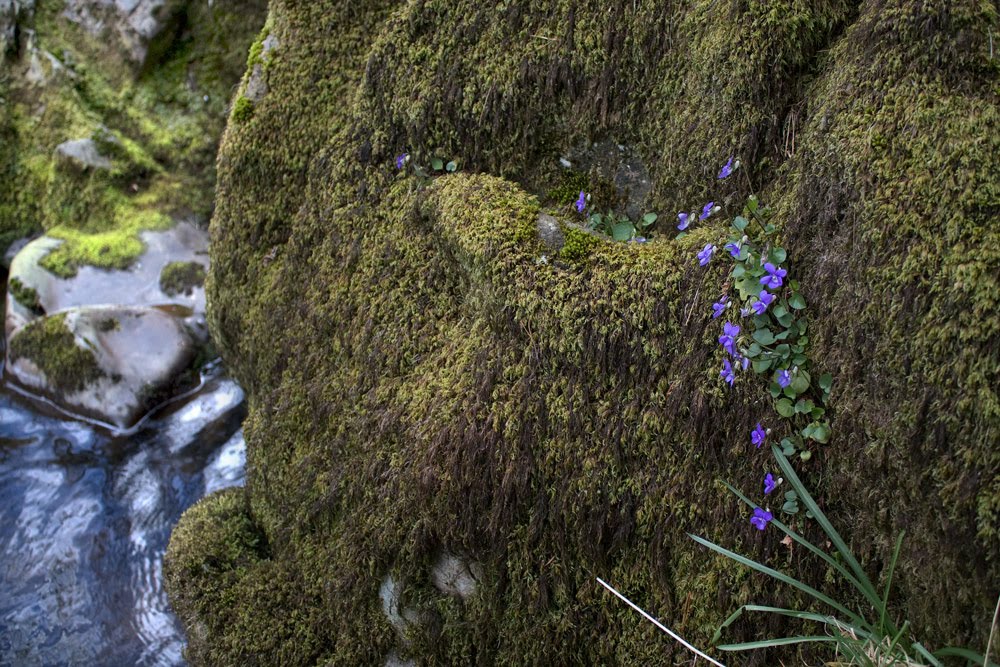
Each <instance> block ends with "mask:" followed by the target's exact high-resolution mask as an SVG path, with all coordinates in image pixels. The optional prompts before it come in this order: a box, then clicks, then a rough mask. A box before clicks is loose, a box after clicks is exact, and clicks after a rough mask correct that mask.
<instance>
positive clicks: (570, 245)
mask: <svg viewBox="0 0 1000 667" xmlns="http://www.w3.org/2000/svg"><path fill="white" fill-rule="evenodd" d="M564 232H565V234H566V244H565V245H563V247H562V248H561V249H560V250H559V256H560V257H562V258H563V259H565V260H566V261H569V262H582V261H584V260H585V259H587V258H588V257H590V255H591V254H592V253H593V252H594V249H595V248H597V246H599V245H600V244H601V240H600V239H599V238H597V237H596V236H594V235H593V234H589V233H587V232H585V231H583V230H582V229H577V228H575V227H565V228H564Z"/></svg>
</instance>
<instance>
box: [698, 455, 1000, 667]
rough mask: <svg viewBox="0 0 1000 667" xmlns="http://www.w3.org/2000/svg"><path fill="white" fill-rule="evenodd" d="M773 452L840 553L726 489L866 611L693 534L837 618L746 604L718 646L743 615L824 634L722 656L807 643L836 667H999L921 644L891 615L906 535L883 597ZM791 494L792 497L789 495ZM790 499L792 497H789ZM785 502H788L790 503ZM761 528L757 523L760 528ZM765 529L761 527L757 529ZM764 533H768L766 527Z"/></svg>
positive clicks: (747, 646) (724, 647) (759, 643)
mask: <svg viewBox="0 0 1000 667" xmlns="http://www.w3.org/2000/svg"><path fill="white" fill-rule="evenodd" d="M771 452H772V454H773V455H774V458H775V459H776V461H777V463H778V466H779V467H780V468H781V472H782V474H783V475H784V476H785V479H786V480H787V481H788V483H789V484H790V485H791V486H792V488H793V491H794V496H792V500H793V501H794V502H796V503H797V502H801V503H802V504H803V505H804V506H805V507H806V509H807V510H808V511H809V514H810V515H811V516H812V517H813V518H814V519H815V520H816V522H817V523H818V524H819V525H820V527H821V528H822V529H823V532H824V533H825V534H826V536H827V539H828V540H829V543H830V544H831V545H832V546H833V548H834V549H835V552H836V553H835V554H830V553H827V552H826V551H824V550H823V549H821V548H820V547H819V546H816V545H815V544H813V543H812V542H809V541H808V540H806V539H805V538H804V537H802V536H801V535H799V534H798V533H796V532H795V531H794V530H792V528H790V527H789V526H786V525H785V524H783V523H781V522H780V521H778V520H776V519H773V518H771V515H770V512H768V511H766V510H763V509H762V508H760V506H758V505H757V504H756V503H754V502H753V501H751V500H750V499H749V498H747V497H746V496H745V495H743V494H742V493H740V492H739V491H738V490H737V489H736V488H734V487H733V486H732V485H730V484H728V483H726V487H727V488H728V489H729V490H730V491H732V492H733V493H734V494H735V495H736V497H737V498H739V499H740V501H741V502H743V503H744V504H745V505H747V506H748V507H749V508H750V509H751V510H753V511H754V513H755V515H758V514H764V515H766V516H767V521H765V522H764V524H765V525H766V524H767V523H770V524H773V525H774V526H775V527H776V528H777V529H778V530H780V531H782V532H783V533H785V535H787V536H788V537H789V538H791V540H792V541H794V542H795V543H796V544H799V545H801V546H802V547H804V548H805V549H807V550H808V551H809V552H810V553H812V554H813V555H815V556H817V557H818V558H820V559H821V560H823V561H824V562H825V563H827V564H828V565H829V566H830V567H832V568H833V569H834V571H836V573H837V574H838V575H839V577H840V578H841V579H842V580H843V581H844V582H846V583H847V584H849V586H850V588H852V589H854V590H855V591H857V592H858V593H860V595H861V597H862V598H863V599H864V608H863V609H851V608H849V607H848V606H847V605H845V604H843V603H841V602H839V601H837V600H835V599H834V598H832V597H830V596H828V595H826V594H825V593H822V592H821V591H819V590H817V589H815V588H813V587H811V586H809V585H808V584H805V583H803V582H801V581H799V580H797V579H795V578H793V577H790V576H788V575H787V574H784V573H782V572H779V571H778V570H775V569H773V568H770V567H768V566H766V565H763V564H761V563H758V562H757V561H755V560H753V559H751V558H747V557H746V556H742V555H740V554H737V553H735V552H733V551H730V550H729V549H726V548H724V547H721V546H719V545H717V544H715V543H713V542H710V541H709V540H706V539H705V538H703V537H698V536H697V535H690V534H689V536H690V537H691V539H693V540H694V541H696V542H698V543H699V544H701V545H703V546H705V547H707V548H709V549H711V550H712V551H714V552H716V553H718V554H721V555H723V556H725V557H726V558H729V559H731V560H734V561H736V562H737V563H740V564H741V565H745V566H747V567H749V568H751V569H753V570H755V571H757V572H761V573H763V574H766V575H768V576H769V577H771V578H773V579H775V580H776V581H779V582H781V583H783V584H786V585H788V586H791V587H792V588H795V589H796V590H799V591H801V592H803V593H805V594H806V595H808V596H809V597H811V598H813V599H814V600H816V601H817V602H819V603H821V604H823V605H825V606H826V607H828V608H829V609H830V610H832V613H821V612H811V611H800V610H796V609H785V608H781V607H770V606H764V605H756V604H747V605H743V606H742V607H740V608H739V609H737V610H736V611H735V612H733V614H732V615H730V616H729V618H728V619H726V621H725V622H724V623H723V624H722V625H721V626H720V627H719V629H718V631H717V632H716V633H715V636H714V637H713V639H712V643H713V644H715V643H716V642H717V641H718V640H719V638H720V637H721V635H722V632H723V631H724V630H725V629H726V628H727V627H729V626H730V625H731V624H732V623H733V622H734V621H735V620H736V619H738V618H739V617H740V616H742V615H743V613H744V612H755V613H767V614H776V615H779V616H786V617H790V618H797V619H801V620H805V621H813V622H815V623H818V624H820V626H821V627H822V629H823V632H822V634H802V635H796V636H791V637H781V638H777V639H762V640H756V641H749V642H741V643H735V644H719V645H717V646H716V648H718V649H719V650H720V651H750V650H755V649H760V648H768V647H776V646H784V645H788V644H803V643H808V642H822V643H828V644H831V645H832V648H833V650H834V653H835V655H836V660H837V661H836V662H834V663H831V664H834V665H838V666H842V667H846V666H848V665H858V666H864V667H883V666H887V665H900V666H908V667H943V663H942V662H941V661H942V659H944V658H949V657H955V658H962V659H964V660H966V662H967V663H971V664H976V665H984V666H988V667H1000V666H998V665H997V663H995V662H992V661H988V660H987V659H986V658H984V657H983V656H982V655H980V654H978V653H975V652H974V651H971V650H969V649H965V648H954V647H948V648H943V649H939V650H937V651H934V652H931V651H930V650H928V649H927V648H926V647H925V646H924V645H923V644H922V643H920V642H919V641H917V639H916V637H915V636H914V633H913V628H911V626H910V623H909V622H908V621H904V622H903V623H898V622H897V621H895V620H894V619H893V618H892V615H891V614H890V613H889V594H890V592H891V590H892V583H893V576H894V574H895V569H896V563H897V561H898V558H899V553H900V550H901V548H902V544H903V537H904V534H903V533H900V535H899V537H897V539H896V546H895V549H894V550H893V555H892V560H891V562H890V563H889V569H888V571H887V572H886V583H885V587H884V589H883V590H882V591H881V592H880V591H878V589H877V588H876V587H875V585H874V584H873V583H872V581H871V579H869V578H868V575H867V574H866V573H865V571H864V570H863V569H862V568H861V565H860V564H859V563H858V560H857V558H855V556H854V554H853V553H852V552H851V550H850V548H849V547H848V546H847V543H846V542H845V541H844V539H843V538H842V537H841V536H840V533H839V532H837V530H836V529H835V528H834V527H833V524H832V523H830V521H829V519H827V517H826V515H825V514H824V513H823V511H822V510H821V509H820V508H819V505H817V504H816V501H815V500H814V499H813V497H812V494H810V493H809V491H808V489H806V487H805V485H804V484H803V483H802V481H801V480H800V479H799V477H798V475H797V474H796V473H795V470H794V469H793V468H792V466H791V463H789V460H788V458H787V457H786V456H785V454H784V453H783V452H782V448H781V447H780V446H779V445H772V446H771ZM790 493H791V492H790ZM785 497H786V499H787V498H789V495H788V494H786V496H785ZM786 502H788V501H787V500H786ZM755 525H756V524H755ZM758 527H760V526H758ZM761 529H762V530H763V528H762V527H761ZM988 650H989V649H988V648H987V651H988Z"/></svg>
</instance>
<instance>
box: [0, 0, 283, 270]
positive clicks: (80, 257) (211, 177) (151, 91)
mask: <svg viewBox="0 0 1000 667" xmlns="http://www.w3.org/2000/svg"><path fill="white" fill-rule="evenodd" d="M265 4H266V3H265V2H264V0H254V1H253V2H242V3H232V2H216V3H207V4H206V3H201V2H171V3H168V6H169V8H168V7H167V6H165V7H164V11H168V9H169V11H170V12H172V13H174V14H175V16H176V19H175V21H174V22H173V23H172V24H171V25H172V26H175V28H176V29H174V30H168V31H166V32H165V33H164V37H163V39H162V40H160V43H158V44H156V45H154V48H153V49H152V52H153V53H152V55H151V56H150V58H149V60H148V61H147V63H146V65H145V67H144V68H143V69H141V70H137V69H135V68H134V67H133V66H132V65H131V64H129V63H128V62H127V61H126V60H123V55H122V53H121V52H120V50H119V49H118V48H117V47H116V42H115V40H114V39H103V38H100V37H95V36H93V35H91V34H89V33H88V32H86V30H84V29H83V28H82V27H80V26H79V25H77V24H75V23H73V22H72V21H70V20H68V19H67V18H66V15H65V3H64V2H59V1H58V0H40V1H39V2H37V3H36V7H35V11H34V14H33V15H32V16H31V17H30V19H26V21H27V24H26V25H23V26H21V29H20V32H19V34H20V35H21V40H20V42H19V44H17V45H16V47H17V48H14V49H12V51H11V52H10V53H9V54H5V58H4V62H3V67H4V69H5V72H6V74H5V76H4V77H3V78H2V81H0V97H2V98H3V100H4V104H3V105H2V106H3V108H2V110H0V133H2V139H3V144H2V147H0V174H2V176H3V178H2V180H0V246H2V247H4V248H5V247H6V244H7V243H9V241H11V240H13V239H14V238H17V237H18V236H23V235H26V234H28V233H31V232H38V231H45V232H47V233H50V234H51V235H53V236H57V237H59V238H62V239H65V240H66V243H64V244H63V245H62V246H61V247H60V249H59V250H58V251H57V252H56V253H55V254H54V255H53V256H52V257H50V258H48V260H47V261H46V267H47V268H49V269H50V270H52V271H54V272H55V273H57V274H59V275H61V276H69V275H73V274H74V273H75V272H76V268H77V266H79V265H82V264H90V265H96V266H102V267H107V268H122V267H124V266H127V265H128V264H129V263H130V262H131V261H132V260H133V259H134V258H135V257H136V256H138V255H139V254H141V252H142V250H143V246H142V241H141V240H140V238H139V236H138V232H139V231H141V230H143V229H159V228H162V227H163V226H164V225H169V224H170V223H171V222H172V218H181V217H194V218H196V219H197V218H200V219H203V220H205V219H207V218H208V216H209V215H210V213H211V210H212V195H213V185H214V181H215V169H214V164H215V154H216V149H217V146H218V139H219V137H220V136H221V134H222V127H223V124H224V121H225V117H226V111H227V104H228V97H229V92H230V89H231V86H232V85H233V83H234V82H235V81H237V80H238V79H239V76H240V72H241V71H242V68H243V66H244V64H245V53H246V48H247V45H248V44H249V43H250V41H251V40H252V38H253V35H254V34H255V33H256V32H257V31H258V30H259V29H260V26H261V24H262V23H263V14H264V8H265ZM80 139H92V140H93V141H94V144H95V145H96V147H97V149H98V150H99V152H100V154H101V155H102V156H103V157H104V158H106V160H107V162H108V163H109V166H108V167H106V168H80V167H79V165H74V164H72V163H71V162H67V161H66V160H63V159H60V158H59V157H58V156H57V155H56V153H55V151H56V147H57V146H59V145H60V144H62V143H63V142H66V141H70V140H80Z"/></svg>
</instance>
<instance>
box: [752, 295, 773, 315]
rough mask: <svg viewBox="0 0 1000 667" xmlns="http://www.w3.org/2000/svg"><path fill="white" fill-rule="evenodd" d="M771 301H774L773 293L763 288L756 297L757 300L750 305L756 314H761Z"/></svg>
mask: <svg viewBox="0 0 1000 667" xmlns="http://www.w3.org/2000/svg"><path fill="white" fill-rule="evenodd" d="M772 301H774V295H773V294H771V293H770V292H768V291H767V290H764V291H763V292H761V293H760V296H758V297H757V301H756V302H754V304H753V305H752V306H750V307H751V308H753V312H755V313H757V314H758V315H763V314H764V311H766V310H767V307H768V306H770V305H771V302H772Z"/></svg>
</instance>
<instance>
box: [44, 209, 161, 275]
mask: <svg viewBox="0 0 1000 667" xmlns="http://www.w3.org/2000/svg"><path fill="white" fill-rule="evenodd" d="M172 224H173V220H171V219H170V217H168V216H166V215H163V214H162V213H159V212H157V211H143V212H140V213H137V214H135V215H133V216H132V217H130V218H127V219H125V220H116V224H114V225H113V226H112V229H111V230H110V231H106V232H96V233H88V232H85V231H80V230H77V229H73V228H71V227H56V228H55V229H50V230H49V231H48V234H49V236H52V237H54V238H57V239H63V240H65V243H63V244H62V245H60V246H59V247H58V248H56V249H55V250H53V251H52V252H50V253H49V254H48V255H46V256H45V257H44V258H42V261H41V262H39V264H40V265H41V266H42V267H43V268H45V269H47V270H49V271H51V272H52V273H54V274H56V275H57V276H59V277H61V278H69V277H72V276H75V275H76V271H77V269H78V268H79V267H80V266H84V265H89V266H97V267H100V268H104V269H127V268H128V267H129V266H131V264H132V262H134V261H135V260H136V259H138V258H139V256H140V255H142V253H143V252H145V250H146V245H145V243H143V241H142V239H141V238H140V237H139V232H141V231H146V230H151V231H162V230H165V229H169V228H170V226H171V225H172Z"/></svg>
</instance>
